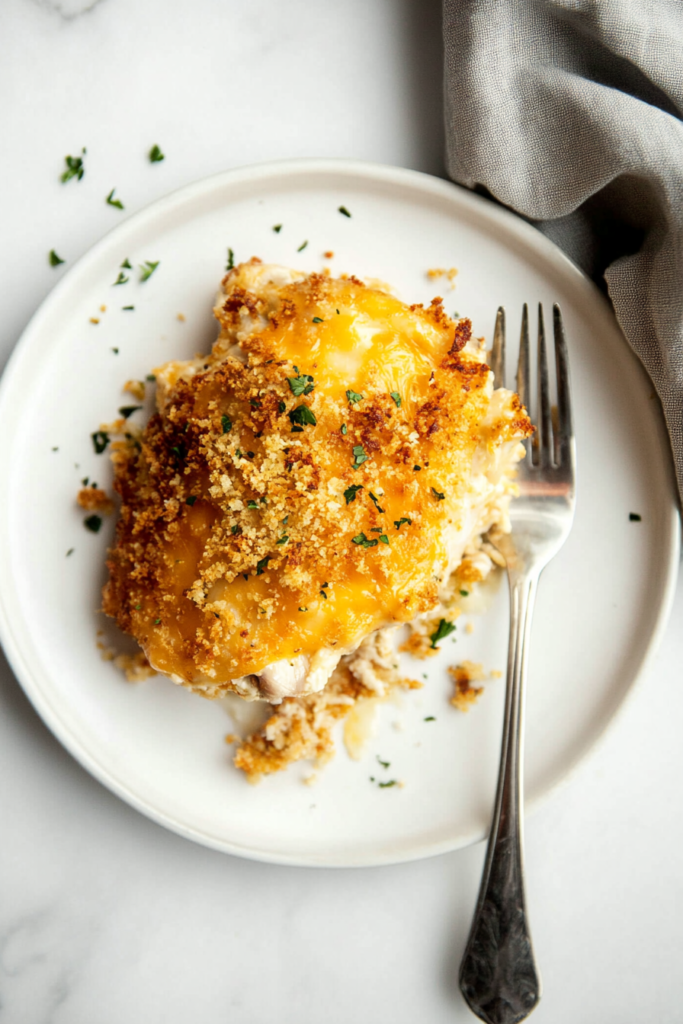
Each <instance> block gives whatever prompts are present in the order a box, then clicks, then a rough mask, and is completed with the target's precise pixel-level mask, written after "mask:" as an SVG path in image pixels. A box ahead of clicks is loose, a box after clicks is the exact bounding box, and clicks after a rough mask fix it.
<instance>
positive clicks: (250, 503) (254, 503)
mask: <svg viewBox="0 0 683 1024" xmlns="http://www.w3.org/2000/svg"><path fill="white" fill-rule="evenodd" d="M247 508H255V509H258V502H257V501H248V502H247Z"/></svg>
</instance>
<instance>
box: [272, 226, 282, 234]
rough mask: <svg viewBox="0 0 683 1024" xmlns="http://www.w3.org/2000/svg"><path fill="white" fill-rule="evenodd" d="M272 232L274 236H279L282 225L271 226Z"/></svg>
mask: <svg viewBox="0 0 683 1024" xmlns="http://www.w3.org/2000/svg"><path fill="white" fill-rule="evenodd" d="M273 231H274V232H275V234H276V235H279V234H280V232H281V231H282V224H273Z"/></svg>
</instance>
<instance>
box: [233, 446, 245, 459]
mask: <svg viewBox="0 0 683 1024" xmlns="http://www.w3.org/2000/svg"><path fill="white" fill-rule="evenodd" d="M235 457H236V458H238V459H244V458H246V456H244V455H242V450H241V449H240V448H236V449H235Z"/></svg>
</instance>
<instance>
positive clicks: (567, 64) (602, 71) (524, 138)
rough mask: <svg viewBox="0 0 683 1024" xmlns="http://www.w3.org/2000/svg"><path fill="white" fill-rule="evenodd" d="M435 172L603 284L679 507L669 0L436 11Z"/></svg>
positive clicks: (680, 287) (682, 421)
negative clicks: (440, 96) (659, 412)
mask: <svg viewBox="0 0 683 1024" xmlns="http://www.w3.org/2000/svg"><path fill="white" fill-rule="evenodd" d="M444 44H445V112H446V113H445V116H446V150H447V162H448V172H449V174H450V176H451V177H452V178H453V179H454V180H455V181H457V182H459V183H461V184H463V185H466V186H468V187H469V188H476V187H479V188H482V187H483V188H484V189H485V190H487V191H488V192H489V193H490V194H491V196H493V198H495V199H496V200H498V201H499V202H501V203H504V204H505V205H506V206H509V207H510V208H512V209H513V210H515V211H517V212H518V213H520V214H522V215H523V216H524V217H526V218H528V219H530V220H531V221H532V222H533V223H534V224H535V225H536V226H537V227H538V228H539V229H540V230H541V231H543V232H544V234H546V235H547V236H548V237H549V238H551V239H552V240H553V241H554V242H555V243H556V244H557V245H559V246H560V248H562V249H563V250H564V251H565V252H566V253H567V255H568V256H570V257H571V258H572V259H573V260H574V261H575V262H576V263H577V264H578V265H579V266H580V267H581V268H582V269H583V270H584V271H585V272H586V273H588V274H589V275H590V276H591V277H593V278H594V280H596V281H597V282H598V283H599V284H601V286H602V287H603V288H604V287H606V289H607V292H608V294H609V297H610V299H611V301H612V304H613V306H614V310H615V313H616V316H617V319H618V321H619V324H620V325H621V328H622V330H623V332H624V334H625V336H626V338H627V339H628V341H629V343H630V345H631V346H632V348H633V350H634V351H635V352H636V354H637V355H638V356H639V358H640V359H641V361H642V363H643V365H644V366H645V368H646V369H647V371H648V373H649V375H650V377H651V378H652V381H653V384H654V386H655V388H656V390H657V393H658V395H659V397H660V399H661V402H662V407H663V410H664V415H665V418H666V422H667V426H668V429H669V435H670V437H671V445H672V450H673V456H674V463H675V467H676V475H677V479H678V486H679V494H680V496H681V498H682V499H683V123H682V121H681V118H682V117H683V74H681V51H682V47H683V4H681V3H680V0H581V2H579V0H554V2H551V0H525V2H524V3H519V2H517V0H444Z"/></svg>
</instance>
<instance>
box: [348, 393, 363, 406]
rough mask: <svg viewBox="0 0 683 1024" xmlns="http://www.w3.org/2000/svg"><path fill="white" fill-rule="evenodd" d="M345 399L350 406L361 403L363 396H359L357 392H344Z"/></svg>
mask: <svg viewBox="0 0 683 1024" xmlns="http://www.w3.org/2000/svg"><path fill="white" fill-rule="evenodd" d="M346 397H347V398H348V400H349V403H350V404H351V405H355V404H356V402H362V401H363V396H362V395H359V394H358V392H357V391H351V390H349V391H347V392H346Z"/></svg>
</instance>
